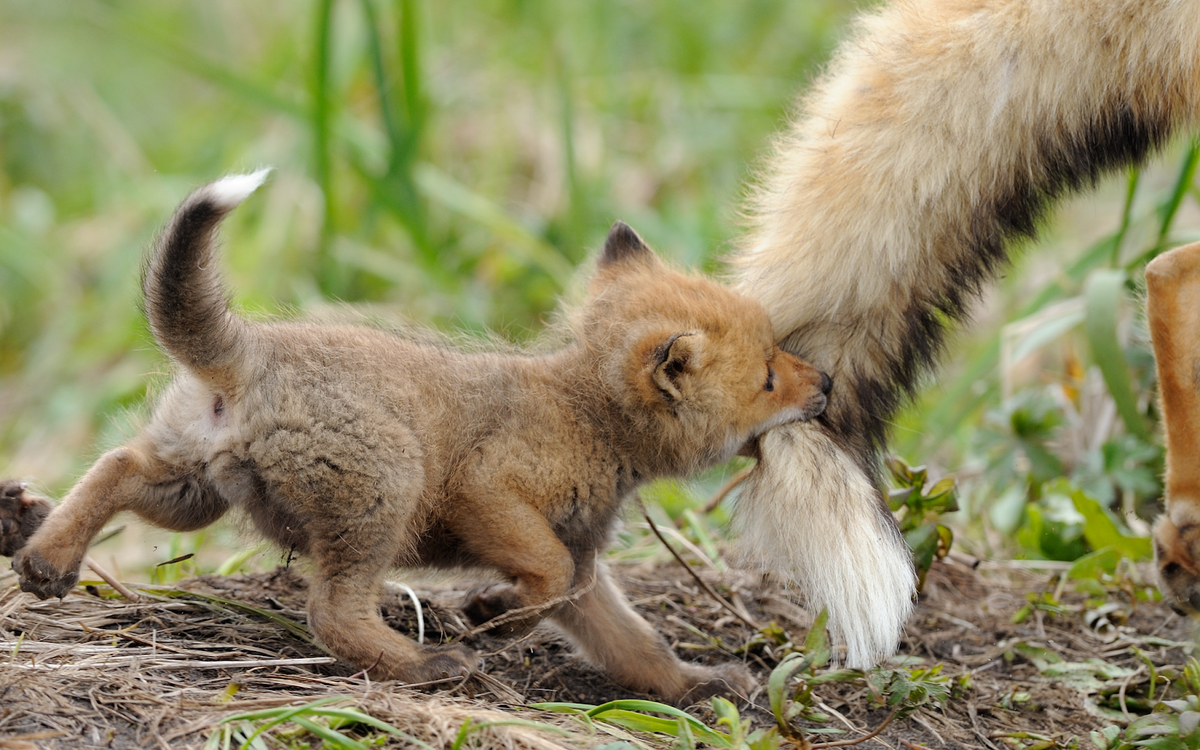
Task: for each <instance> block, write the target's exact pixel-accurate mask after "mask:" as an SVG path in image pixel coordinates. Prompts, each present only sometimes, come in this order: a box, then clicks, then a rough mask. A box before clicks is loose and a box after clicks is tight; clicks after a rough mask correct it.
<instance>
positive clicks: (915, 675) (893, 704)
mask: <svg viewBox="0 0 1200 750" xmlns="http://www.w3.org/2000/svg"><path fill="white" fill-rule="evenodd" d="M958 686H962V687H965V684H964V683H953V682H951V680H950V677H949V676H947V675H944V674H942V665H941V664H935V665H933V666H932V667H912V668H910V669H905V668H900V669H882V668H879V669H873V670H871V671H870V672H868V673H867V687H868V689H869V690H870V693H871V699H872V700H874V701H875V702H876V703H879V704H881V705H885V706H888V707H890V708H892V709H894V710H895V711H896V712H897V713H896V715H897V717H899V718H904V717H906V716H910V715H911V714H913V713H914V712H915V711H917V710H918V709H921V708H924V707H926V706H936V705H939V704H941V703H942V702H944V701H945V700H946V699H947V698H949V697H950V696H951V695H952V694H954V691H955V688H956V687H958Z"/></svg>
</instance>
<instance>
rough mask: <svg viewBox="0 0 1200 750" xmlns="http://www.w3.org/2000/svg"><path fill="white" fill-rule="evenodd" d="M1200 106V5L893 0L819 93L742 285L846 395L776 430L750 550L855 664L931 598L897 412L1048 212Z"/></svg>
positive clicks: (747, 515)
mask: <svg viewBox="0 0 1200 750" xmlns="http://www.w3.org/2000/svg"><path fill="white" fill-rule="evenodd" d="M1198 103H1200V2H1196V1H1195V0H896V1H895V2H892V3H891V4H890V5H889V6H888V7H886V8H883V9H881V10H879V11H877V12H872V13H868V14H867V15H864V16H863V17H862V18H861V19H860V20H859V22H858V24H857V27H856V30H855V32H854V33H853V35H852V36H851V38H850V39H849V40H848V41H846V42H845V43H844V44H843V45H842V46H841V48H840V49H839V51H838V53H837V54H836V56H835V58H834V60H833V62H832V63H831V65H830V67H829V70H828V72H827V73H826V74H825V75H824V77H823V78H822V79H821V80H820V81H818V82H817V83H816V85H815V86H814V88H813V90H812V91H811V93H809V94H808V95H807V96H806V97H805V98H804V99H803V100H802V101H801V102H800V106H799V115H798V116H797V117H796V119H795V120H794V122H793V123H792V125H791V126H790V128H789V129H787V131H786V132H785V133H783V135H782V136H781V137H780V138H779V139H778V142H777V144H776V146H775V149H774V153H773V155H772V156H771V157H770V158H769V160H768V162H767V165H766V169H765V175H764V177H763V178H762V180H761V184H760V185H759V186H758V187H757V188H755V190H754V191H753V198H752V201H751V206H750V208H751V210H750V214H751V216H752V219H751V222H752V226H751V229H750V231H749V233H748V234H747V236H746V237H745V239H744V241H743V242H741V243H740V246H739V248H738V249H737V250H736V251H735V252H734V254H733V257H732V262H731V265H732V276H733V285H734V287H735V288H736V289H737V290H738V291H741V292H743V293H745V294H747V295H749V296H751V297H753V298H755V299H757V300H759V301H760V302H761V303H762V304H763V305H764V307H765V308H766V309H767V312H768V314H769V315H770V316H771V319H772V322H773V325H774V327H775V333H776V336H777V337H778V338H779V340H780V341H781V342H782V345H783V347H784V348H785V349H787V350H789V351H791V352H793V353H794V354H796V355H798V356H800V357H802V358H804V359H806V360H807V361H810V362H812V363H813V364H814V365H816V366H817V367H818V368H820V369H821V370H823V371H825V372H827V373H829V375H830V376H831V377H832V378H833V382H834V389H833V392H832V393H831V394H830V400H829V405H828V408H827V410H826V411H825V414H824V415H823V416H822V417H821V419H820V420H819V421H814V422H810V423H807V424H796V425H788V426H786V427H781V428H778V429H775V430H772V431H771V432H770V433H768V434H767V435H765V436H764V437H763V438H762V439H761V441H760V446H759V452H760V457H761V460H760V462H759V464H758V467H757V468H756V470H755V472H754V473H753V474H752V475H751V478H750V480H749V483H748V485H747V487H746V488H745V490H744V491H743V493H742V499H741V503H740V505H741V507H740V510H739V514H740V519H741V523H742V525H743V526H744V534H745V538H746V541H747V542H748V545H747V546H748V547H749V548H750V549H751V550H753V551H755V552H756V553H757V554H759V555H761V556H762V558H763V560H764V561H765V563H766V564H768V565H769V566H770V567H771V568H772V569H774V570H780V569H783V568H790V570H791V571H792V575H793V576H794V579H795V582H796V584H797V587H798V588H799V589H800V590H801V591H803V592H804V593H805V595H806V596H807V598H808V600H809V601H810V602H811V603H812V604H813V606H814V607H817V608H820V607H828V608H829V611H830V620H829V621H830V627H831V629H832V630H833V632H834V635H835V637H837V638H839V639H840V640H842V641H843V642H844V643H845V644H846V647H847V661H848V662H849V663H850V664H851V665H854V666H865V665H867V664H870V663H872V662H874V661H875V660H877V659H878V658H879V657H881V656H884V655H887V654H890V653H891V652H892V651H893V650H894V649H895V647H896V645H897V643H898V639H899V635H900V632H901V630H902V628H903V626H904V622H905V620H906V618H907V617H908V615H909V613H910V611H911V607H912V597H913V594H914V584H913V575H912V572H911V566H910V561H909V560H910V559H909V555H908V551H907V549H906V548H905V545H904V542H903V540H902V539H901V537H900V535H899V533H898V532H897V529H896V527H895V523H894V520H893V519H892V516H891V514H890V513H889V512H888V510H887V507H886V505H885V504H884V503H883V500H882V498H881V495H880V493H879V490H878V486H879V481H880V477H879V469H878V467H879V456H880V453H881V452H882V451H883V450H884V449H885V448H886V442H887V426H888V423H889V419H890V418H891V417H892V415H893V414H894V413H895V411H896V409H897V408H898V406H900V405H901V404H902V403H903V402H904V400H905V399H906V398H907V397H908V396H909V395H910V394H911V393H912V392H913V390H914V389H915V387H916V386H917V384H918V381H919V378H920V377H921V375H922V374H923V373H925V372H927V371H928V370H929V369H930V368H931V367H932V365H933V364H934V363H935V361H936V359H937V357H938V355H939V353H940V351H941V349H942V346H943V340H944V335H945V332H946V330H947V328H948V327H949V326H951V325H953V324H955V323H956V322H958V321H960V320H962V319H963V318H965V317H966V315H967V313H968V308H969V305H970V304H971V302H972V300H973V299H974V297H976V296H977V294H978V292H979V290H980V288H981V287H982V285H984V284H985V283H986V282H988V280H990V279H991V278H992V277H993V276H994V275H995V274H996V273H997V271H998V270H1000V269H1003V268H1004V267H1005V265H1006V263H1007V261H1008V252H1009V248H1010V247H1011V246H1012V245H1013V244H1015V243H1019V242H1021V241H1024V240H1027V239H1028V238H1031V237H1032V236H1033V235H1034V234H1035V230H1036V227H1037V224H1038V221H1039V219H1040V218H1041V217H1042V215H1043V214H1044V212H1045V210H1046V209H1047V207H1048V206H1049V205H1050V204H1051V203H1052V202H1053V201H1054V200H1056V199H1057V198H1059V197H1060V196H1062V195H1064V194H1066V193H1069V192H1071V191H1074V190H1078V189H1081V188H1086V187H1089V186H1091V185H1092V184H1093V183H1094V182H1095V181H1096V180H1097V179H1098V178H1099V177H1100V176H1101V175H1103V174H1104V173H1107V172H1110V171H1112V170H1115V169H1119V168H1122V167H1125V166H1127V165H1130V164H1133V163H1137V162H1139V161H1141V160H1143V159H1144V158H1145V157H1146V156H1147V155H1148V154H1150V153H1151V152H1153V151H1154V150H1155V149H1156V148H1157V147H1159V146H1161V145H1162V144H1163V143H1164V142H1166V141H1167V140H1168V138H1169V137H1171V136H1172V134H1174V133H1176V132H1177V131H1179V130H1181V129H1184V128H1187V127H1189V126H1191V125H1192V124H1193V123H1194V122H1195V121H1196V116H1197V108H1198ZM1187 458H1188V460H1192V459H1193V458H1194V457H1192V456H1189V457H1187ZM1160 528H1164V527H1162V526H1160ZM1195 574H1196V573H1195V570H1194V569H1193V570H1192V575H1193V576H1195Z"/></svg>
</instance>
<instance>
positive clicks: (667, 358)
mask: <svg viewBox="0 0 1200 750" xmlns="http://www.w3.org/2000/svg"><path fill="white" fill-rule="evenodd" d="M578 322H579V323H580V327H579V333H580V339H581V340H582V342H583V343H584V344H585V345H587V346H588V347H589V348H590V349H591V355H592V356H593V357H594V358H595V359H596V360H597V361H598V362H599V365H600V370H601V371H600V373H599V374H600V377H601V380H602V382H603V385H604V386H605V387H606V388H607V389H608V391H609V393H610V395H611V396H612V397H613V399H614V400H615V401H617V402H618V403H619V404H620V405H621V406H622V407H623V409H624V411H625V413H626V415H627V416H628V418H629V419H630V422H631V427H632V428H633V432H634V433H635V435H634V436H633V437H634V439H636V440H637V441H639V442H641V441H645V442H646V443H647V445H646V448H647V449H649V450H652V451H653V453H654V455H655V456H656V457H659V458H661V459H662V460H663V461H664V462H665V464H671V465H672V468H677V469H687V468H694V467H696V466H699V465H702V464H706V463H712V462H716V461H721V460H724V459H726V458H729V457H731V456H733V455H734V454H735V453H737V452H738V451H739V450H741V449H742V448H743V447H745V446H746V445H747V444H748V443H750V442H751V441H753V440H754V439H755V438H757V437H758V436H759V435H761V434H762V433H764V432H766V431H767V430H768V429H770V428H771V427H774V426H776V425H780V424H784V423H787V422H795V421H798V420H806V419H811V418H813V417H815V416H817V415H819V414H820V413H821V412H822V411H824V409H825V398H826V394H828V393H829V389H830V381H829V378H828V376H826V375H825V374H824V373H822V372H821V371H819V370H817V369H816V368H815V367H813V366H812V365H810V364H808V363H807V362H805V361H804V360H802V359H799V358H798V357H795V356H793V355H791V354H789V353H787V352H785V351H783V350H781V349H780V348H779V347H778V346H776V344H775V337H774V335H773V332H772V330H771V323H770V321H769V320H768V318H767V315H766V313H765V312H764V311H763V309H762V308H761V307H760V306H759V305H758V304H757V303H756V302H754V301H753V300H750V299H748V298H746V297H742V296H740V295H738V294H735V293H734V292H732V291H730V290H729V289H727V288H725V287H723V286H721V285H719V284H716V283H714V282H712V281H709V280H707V279H703V278H696V277H692V276H686V275H684V274H681V273H678V272H675V271H672V270H670V269H669V268H667V266H666V265H665V264H664V263H662V261H660V260H659V259H658V257H657V256H656V255H655V254H654V252H653V251H651V250H650V248H649V247H647V246H646V244H645V243H644V242H642V239H641V238H640V237H638V235H637V233H636V232H634V231H633V230H632V229H630V228H629V227H628V226H626V225H625V224H623V223H621V222H617V223H616V224H614V225H613V228H612V229H611V230H610V231H609V234H608V239H607V241H606V242H605V244H604V252H603V253H602V254H601V256H600V259H599V262H598V264H597V268H596V273H595V275H594V276H593V278H592V280H591V284H590V286H589V289H588V297H587V301H586V303H585V305H584V307H583V309H582V311H581V315H580V318H579V320H578ZM664 468H666V467H664Z"/></svg>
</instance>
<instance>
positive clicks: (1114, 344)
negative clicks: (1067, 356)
mask: <svg viewBox="0 0 1200 750" xmlns="http://www.w3.org/2000/svg"><path fill="white" fill-rule="evenodd" d="M1126 280H1127V277H1126V274H1125V272H1124V271H1123V270H1116V269H1108V268H1101V269H1097V270H1095V271H1093V272H1092V274H1091V275H1090V276H1089V277H1088V280H1087V283H1086V284H1085V285H1084V300H1085V309H1086V313H1087V318H1086V320H1085V323H1086V325H1085V329H1086V331H1087V337H1088V343H1089V344H1090V345H1091V348H1092V357H1093V358H1094V359H1095V361H1096V364H1097V365H1099V366H1100V372H1101V374H1102V375H1103V376H1104V382H1105V384H1106V385H1107V386H1108V392H1109V395H1111V396H1112V398H1113V401H1114V402H1116V405H1117V412H1118V413H1119V414H1120V415H1121V421H1123V422H1124V423H1125V428H1126V429H1127V430H1129V431H1130V432H1131V433H1133V434H1134V435H1137V436H1138V437H1139V438H1141V439H1142V440H1149V439H1150V436H1151V431H1150V428H1149V426H1148V425H1147V423H1146V419H1145V418H1144V417H1143V416H1142V414H1141V412H1140V411H1138V399H1137V395H1136V394H1135V393H1134V392H1133V386H1132V385H1131V384H1130V377H1129V364H1128V363H1127V362H1126V361H1125V351H1124V349H1122V348H1121V344H1120V341H1119V340H1118V338H1117V311H1118V310H1119V309H1120V307H1121V302H1122V300H1124V298H1125V282H1126Z"/></svg>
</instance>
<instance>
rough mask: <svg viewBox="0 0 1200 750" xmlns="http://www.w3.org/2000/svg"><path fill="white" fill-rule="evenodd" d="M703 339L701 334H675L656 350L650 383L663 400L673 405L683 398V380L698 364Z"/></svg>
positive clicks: (652, 357)
mask: <svg viewBox="0 0 1200 750" xmlns="http://www.w3.org/2000/svg"><path fill="white" fill-rule="evenodd" d="M703 338H704V337H703V336H702V335H701V334H699V333H675V334H672V335H671V336H669V337H668V338H667V339H666V340H665V341H663V342H662V343H660V344H659V345H658V346H656V347H655V348H654V350H653V354H652V355H651V361H650V364H651V367H652V369H651V370H650V382H651V383H653V384H654V387H655V388H656V389H658V393H659V394H660V395H661V396H662V398H664V399H666V400H667V401H669V402H671V403H674V402H676V401H679V400H680V399H682V398H683V379H684V377H685V376H686V374H687V373H688V372H689V371H690V370H693V369H695V368H696V366H697V364H698V363H697V360H698V355H699V354H700V348H701V346H702V344H703Z"/></svg>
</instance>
